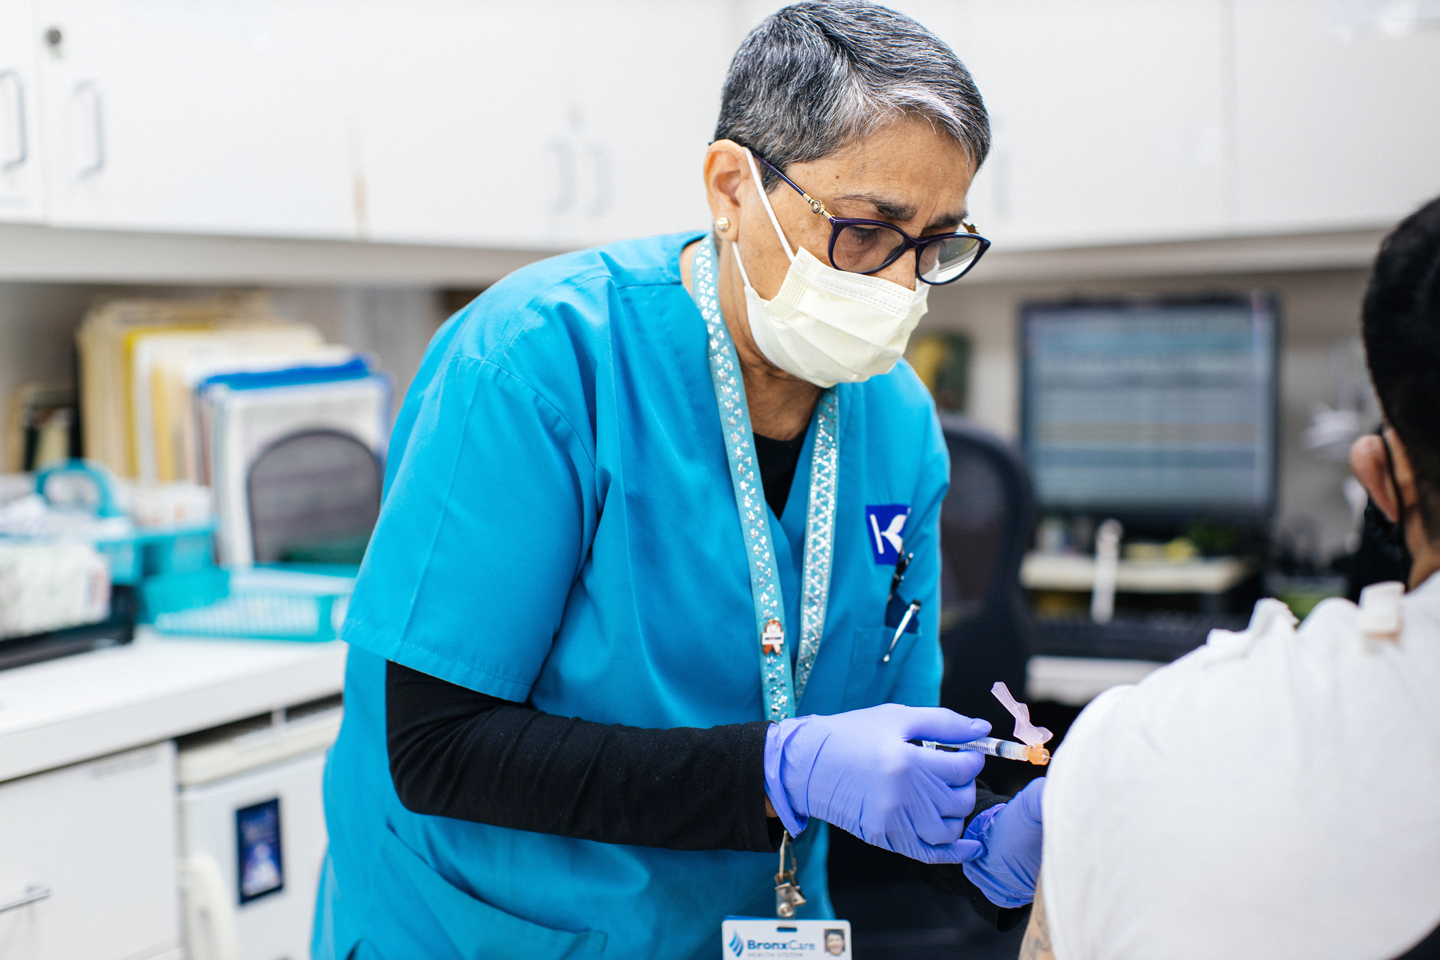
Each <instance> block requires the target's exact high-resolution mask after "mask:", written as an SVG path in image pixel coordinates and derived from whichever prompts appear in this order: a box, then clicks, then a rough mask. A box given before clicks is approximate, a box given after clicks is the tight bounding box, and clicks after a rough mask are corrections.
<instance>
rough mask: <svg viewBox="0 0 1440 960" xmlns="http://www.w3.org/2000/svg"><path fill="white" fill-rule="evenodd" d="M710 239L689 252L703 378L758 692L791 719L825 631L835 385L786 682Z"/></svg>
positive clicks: (763, 513)
mask: <svg viewBox="0 0 1440 960" xmlns="http://www.w3.org/2000/svg"><path fill="white" fill-rule="evenodd" d="M715 258H716V250H715V240H714V238H706V239H705V240H704V242H702V243H701V244H700V247H699V249H697V250H696V251H695V261H694V263H693V274H694V285H695V294H696V296H695V300H696V303H697V304H698V305H699V307H700V316H701V317H703V318H704V319H705V331H706V334H707V338H706V339H707V344H708V348H707V352H708V354H709V361H710V379H711V380H712V381H713V383H714V385H715V399H716V402H717V403H718V404H719V405H720V428H721V431H722V432H723V433H724V436H725V456H726V457H727V458H728V459H729V461H730V482H731V484H732V485H733V486H734V488H735V506H736V508H737V510H738V511H739V514H740V529H741V532H742V533H743V534H744V538H745V554H746V557H747V558H748V559H749V561H750V592H751V594H752V595H753V597H754V600H755V633H756V636H757V637H758V638H759V643H760V689H761V699H762V701H763V703H764V705H765V718H766V719H767V720H772V721H774V720H784V719H787V718H789V717H793V716H795V708H796V705H797V704H798V703H799V702H800V697H801V696H803V695H804V693H805V684H806V682H807V681H808V680H809V679H810V670H811V668H812V667H813V666H814V665H815V655H816V654H817V653H819V652H820V639H821V636H822V634H823V633H824V632H825V606H826V603H827V602H828V601H829V599H830V562H831V554H832V548H833V547H834V542H835V485H836V480H837V478H838V474H839V462H840V431H839V425H840V400H839V397H838V396H837V395H836V393H835V390H834V388H831V389H829V390H826V391H825V393H824V394H822V395H821V398H820V407H819V414H818V418H817V421H816V424H815V448H814V452H813V454H812V455H811V458H810V496H809V500H808V502H807V505H806V512H805V559H804V566H803V568H802V572H801V588H800V652H799V655H798V657H797V658H796V661H795V671H794V679H793V680H792V679H791V671H790V655H789V652H788V651H787V650H786V649H785V637H786V633H785V605H784V603H783V602H782V600H781V597H780V578H779V575H778V568H777V567H776V565H775V550H774V548H773V547H772V545H771V543H770V519H769V511H768V510H767V509H766V507H765V491H764V488H763V486H762V485H761V483H760V476H759V469H758V467H757V465H756V460H755V441H754V439H753V431H752V429H751V427H750V408H749V406H748V405H747V404H746V402H745V382H744V380H743V379H742V377H741V375H740V362H739V360H738V359H737V358H736V356H735V345H734V344H733V343H732V342H731V340H730V331H729V329H728V328H727V327H726V326H725V317H724V316H723V315H722V314H721V312H720V299H719V297H718V296H717V294H716V286H715Z"/></svg>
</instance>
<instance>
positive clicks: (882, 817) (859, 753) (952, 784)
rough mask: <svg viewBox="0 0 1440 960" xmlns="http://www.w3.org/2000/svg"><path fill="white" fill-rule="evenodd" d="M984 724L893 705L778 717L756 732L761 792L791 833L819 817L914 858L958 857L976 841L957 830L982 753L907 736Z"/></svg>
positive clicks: (951, 738)
mask: <svg viewBox="0 0 1440 960" xmlns="http://www.w3.org/2000/svg"><path fill="white" fill-rule="evenodd" d="M989 732H990V724H988V723H986V722H985V721H984V720H972V719H971V718H970V717H962V716H961V715H960V714H958V713H953V712H951V711H949V710H944V709H941V708H940V707H902V706H900V705H899V704H894V703H887V704H882V705H881V706H878V707H869V708H867V709H864V710H852V711H849V712H848V713H837V714H835V715H833V716H828V717H822V716H809V717H795V718H793V719H790V720H782V721H780V722H779V723H775V724H771V725H770V730H769V732H768V734H767V735H766V737H765V793H766V795H768V796H769V798H770V804H771V806H773V807H774V808H775V812H776V813H777V814H779V816H780V821H781V822H782V823H783V824H784V825H785V828H786V829H787V830H789V831H790V834H791V836H795V835H797V834H799V833H800V831H801V830H804V829H805V824H806V822H807V820H808V818H810V817H818V818H819V819H821V820H824V821H826V822H827V823H833V824H834V825H835V826H837V827H839V828H840V829H842V830H846V831H848V832H850V833H853V834H854V835H855V836H857V837H859V838H860V839H861V840H864V841H865V842H866V843H871V844H874V845H875V846H877V847H884V848H885V849H886V850H893V851H895V852H896V853H900V854H904V855H905V856H907V857H910V858H911V859H914V860H923V861H925V862H927V863H959V862H961V861H964V860H967V859H969V858H970V857H974V856H978V855H979V854H980V852H981V850H982V849H983V848H982V846H981V844H980V843H979V842H977V841H974V840H965V839H962V838H961V834H962V833H964V830H965V817H966V815H967V814H969V813H970V811H971V809H973V808H974V806H975V775H976V774H977V773H979V772H980V770H981V768H982V767H983V766H984V764H985V757H984V755H982V754H979V753H975V752H973V751H969V750H962V751H959V752H957V753H947V752H944V751H940V750H928V749H926V748H924V747H918V746H915V745H914V744H911V743H907V742H906V741H907V740H938V741H941V742H945V743H962V742H964V741H967V740H974V739H975V738H976V737H983V736H985V735H986V734H987V733H989Z"/></svg>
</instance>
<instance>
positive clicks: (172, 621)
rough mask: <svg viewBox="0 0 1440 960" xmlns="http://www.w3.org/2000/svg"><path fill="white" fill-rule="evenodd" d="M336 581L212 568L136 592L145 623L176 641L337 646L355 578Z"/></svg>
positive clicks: (275, 570) (158, 580)
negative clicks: (328, 642)
mask: <svg viewBox="0 0 1440 960" xmlns="http://www.w3.org/2000/svg"><path fill="white" fill-rule="evenodd" d="M349 570H350V571H353V568H349ZM337 573H338V571H337ZM337 573H332V572H329V571H328V570H327V571H326V572H315V570H314V569H313V568H312V569H297V568H287V567H278V566H277V567H255V568H249V569H243V570H226V569H222V568H219V567H213V568H210V569H206V570H198V571H193V572H190V573H174V574H165V575H161V576H156V577H151V578H149V579H147V580H146V581H145V582H144V583H143V584H142V585H141V588H140V589H141V595H142V597H143V599H144V614H143V619H145V620H146V621H148V622H150V623H151V624H153V625H154V628H155V629H156V630H157V631H158V632H160V633H164V634H170V635H175V636H188V637H228V638H238V639H254V640H297V641H302V642H322V641H326V640H334V639H335V638H336V637H338V636H339V634H340V627H341V625H342V624H343V623H344V622H345V611H346V608H347V607H348V606H349V602H350V593H351V591H352V590H353V589H354V585H355V577H354V575H353V572H351V573H350V575H337Z"/></svg>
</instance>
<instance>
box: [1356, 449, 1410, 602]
mask: <svg viewBox="0 0 1440 960" xmlns="http://www.w3.org/2000/svg"><path fill="white" fill-rule="evenodd" d="M1380 442H1381V443H1383V444H1385V468H1386V470H1388V471H1389V473H1390V488H1391V489H1392V490H1394V491H1395V504H1396V518H1395V519H1394V520H1391V519H1390V518H1389V517H1387V516H1385V514H1384V513H1382V512H1381V511H1380V508H1379V507H1377V506H1375V504H1374V502H1373V501H1372V502H1371V503H1370V504H1369V505H1368V506H1366V508H1365V526H1366V527H1370V528H1372V529H1373V530H1374V533H1375V537H1376V540H1378V541H1379V543H1380V544H1381V547H1382V549H1383V550H1384V551H1385V553H1386V555H1387V556H1388V557H1389V558H1390V559H1391V560H1393V561H1394V563H1395V565H1396V566H1397V567H1399V569H1400V579H1401V580H1403V581H1404V582H1406V583H1409V582H1410V567H1411V566H1412V565H1413V564H1414V562H1415V558H1414V557H1412V556H1411V555H1410V545H1409V544H1408V543H1406V542H1405V498H1404V497H1403V496H1401V495H1400V484H1399V482H1398V481H1396V479H1395V458H1394V456H1393V455H1392V454H1391V453H1390V441H1389V440H1387V439H1385V434H1384V432H1383V431H1382V432H1381V434H1380ZM1366 533H1367V534H1369V533H1370V530H1367V531H1366Z"/></svg>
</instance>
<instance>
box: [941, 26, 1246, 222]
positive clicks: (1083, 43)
mask: <svg viewBox="0 0 1440 960" xmlns="http://www.w3.org/2000/svg"><path fill="white" fill-rule="evenodd" d="M1223 7H1224V3H1223V0H1170V2H1167V3H1154V2H1150V0H1092V2H1087V3H1075V2H1072V0H1033V2H1030V3H1023V4H1021V3H1000V2H986V0H969V2H966V3H963V4H961V5H959V6H958V8H957V9H956V16H955V18H954V20H953V22H952V23H951V24H949V25H946V26H944V27H937V28H936V29H937V32H940V33H941V34H942V36H943V37H944V39H946V40H947V41H948V42H949V43H950V44H951V46H952V47H953V48H954V50H955V52H956V53H957V54H958V55H959V56H960V59H961V60H963V61H964V62H965V64H966V65H967V66H968V67H969V68H970V69H971V71H972V72H973V74H974V76H975V81H976V83H977V84H978V85H979V88H980V92H981V95H982V96H983V97H984V98H985V103H986V105H987V107H988V108H989V110H990V114H991V122H992V126H993V130H994V148H993V151H992V153H991V155H990V159H989V160H988V161H987V162H986V164H985V166H984V168H982V170H981V171H980V174H979V176H978V177H977V178H976V182H975V186H974V189H973V190H972V194H971V212H972V214H973V216H974V218H975V222H976V225H977V226H978V227H979V229H980V232H981V233H982V234H985V235H986V236H989V237H991V239H993V240H994V241H995V242H996V245H997V248H999V249H1004V248H1005V247H1047V246H1074V245H1088V244H1105V243H1129V242H1138V241H1147V240H1166V239H1176V238H1184V237H1190V236H1197V235H1215V234H1218V233H1220V232H1222V231H1223V230H1224V229H1225V227H1226V221H1227V217H1226V202H1225V162H1224V160H1225V153H1226V149H1225V142H1224V131H1225V98H1224V92H1225V90H1226V76H1225V69H1226V58H1225V56H1224V54H1225V51H1226V48H1227V47H1226V45H1227V37H1226V21H1225V18H1224V16H1223Z"/></svg>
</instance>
